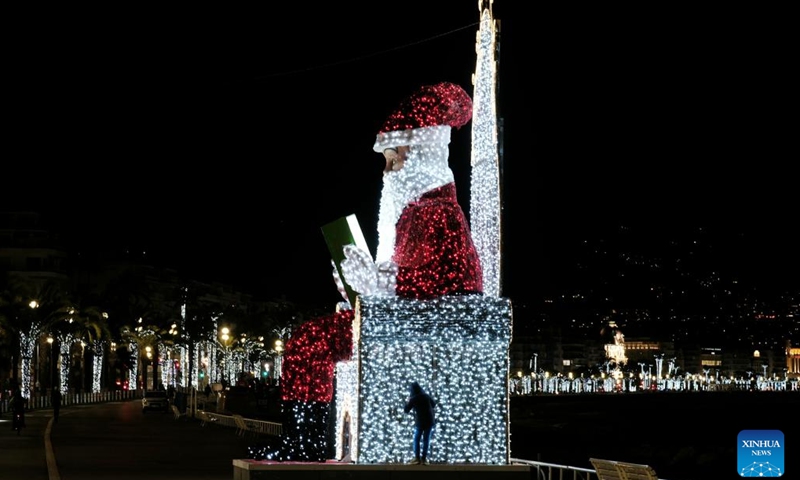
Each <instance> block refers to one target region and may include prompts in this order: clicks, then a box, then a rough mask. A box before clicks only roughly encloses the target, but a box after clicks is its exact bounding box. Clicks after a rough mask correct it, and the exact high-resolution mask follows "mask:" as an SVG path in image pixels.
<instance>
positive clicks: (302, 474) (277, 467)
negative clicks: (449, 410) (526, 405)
mask: <svg viewBox="0 0 800 480" xmlns="http://www.w3.org/2000/svg"><path fill="white" fill-rule="evenodd" d="M342 478H347V479H353V480H362V479H363V480H367V479H374V478H379V479H380V480H422V479H434V478H435V479H436V480H479V479H480V480H487V479H492V480H495V479H497V480H530V479H531V468H530V466H528V465H478V464H430V465H403V464H391V463H387V464H355V463H343V462H337V461H329V462H325V463H304V462H274V461H269V460H249V459H234V460H233V480H262V479H269V480H284V479H291V480H330V479H342Z"/></svg>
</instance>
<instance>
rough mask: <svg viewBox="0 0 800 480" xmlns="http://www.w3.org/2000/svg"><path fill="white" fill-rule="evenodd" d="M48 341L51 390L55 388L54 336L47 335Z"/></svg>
mask: <svg viewBox="0 0 800 480" xmlns="http://www.w3.org/2000/svg"><path fill="white" fill-rule="evenodd" d="M47 343H49V344H50V385H49V386H50V391H52V390H53V366H54V365H53V336H52V335H48V336H47Z"/></svg>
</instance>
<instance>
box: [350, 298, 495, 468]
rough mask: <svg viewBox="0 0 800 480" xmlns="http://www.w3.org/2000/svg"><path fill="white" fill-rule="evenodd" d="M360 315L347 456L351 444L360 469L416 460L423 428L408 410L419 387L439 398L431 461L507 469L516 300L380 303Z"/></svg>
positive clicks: (360, 308)
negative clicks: (417, 434) (412, 387)
mask: <svg viewBox="0 0 800 480" xmlns="http://www.w3.org/2000/svg"><path fill="white" fill-rule="evenodd" d="M356 311H357V314H356V320H355V322H354V338H353V344H354V356H353V359H352V360H350V361H348V362H343V363H340V364H339V365H338V366H337V374H338V377H337V394H336V401H337V420H336V425H337V435H336V452H337V455H339V456H340V457H341V456H343V454H344V451H345V446H344V445H343V441H344V439H346V438H349V441H350V445H349V449H350V455H351V459H352V460H353V461H355V462H357V463H403V462H408V461H409V460H411V458H413V452H412V449H411V439H412V437H413V431H414V421H413V416H412V415H410V414H405V413H404V412H403V406H404V405H405V402H406V400H407V398H408V394H409V392H408V385H409V384H410V383H411V382H412V381H417V382H419V383H420V384H421V385H422V386H423V388H424V389H425V390H426V391H427V392H429V393H430V394H431V395H432V396H433V397H434V398H436V400H437V401H438V405H437V408H436V410H437V413H436V415H437V425H436V427H435V428H434V433H433V439H432V441H431V450H430V455H429V457H430V459H431V461H433V462H442V463H481V464H506V463H507V462H508V455H509V417H508V393H507V388H506V377H507V372H508V362H509V358H508V345H509V342H510V338H511V305H510V302H509V301H508V300H506V299H501V298H489V297H486V296H483V295H468V296H445V297H441V298H437V299H433V300H425V301H422V300H410V299H401V298H387V297H377V296H371V297H358V302H357V310H356ZM346 417H349V432H348V431H347V430H346V428H345V427H346V423H347V422H345V418H346Z"/></svg>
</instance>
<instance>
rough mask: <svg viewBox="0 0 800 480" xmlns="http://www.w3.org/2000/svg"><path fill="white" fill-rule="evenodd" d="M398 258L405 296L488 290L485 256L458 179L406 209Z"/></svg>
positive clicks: (398, 290) (399, 282) (397, 241)
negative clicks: (478, 247)
mask: <svg viewBox="0 0 800 480" xmlns="http://www.w3.org/2000/svg"><path fill="white" fill-rule="evenodd" d="M394 261H395V262H396V263H397V265H398V273H397V288H396V293H397V295H398V296H400V297H404V298H417V299H428V298H433V297H437V296H441V295H449V294H465V293H482V292H483V274H482V271H481V264H480V260H479V258H478V254H477V252H476V250H475V247H474V245H473V243H472V236H471V235H470V233H469V230H468V227H467V220H466V218H465V217H464V212H463V211H462V210H461V207H460V206H459V205H458V201H457V200H456V186H455V184H454V183H448V184H447V185H444V186H442V187H439V188H436V189H434V190H431V191H430V192H428V193H426V194H424V195H422V197H420V199H419V200H418V201H416V202H412V203H411V204H409V206H408V207H406V209H405V210H404V211H403V214H402V215H401V216H400V219H399V220H398V222H397V237H396V239H395V253H394Z"/></svg>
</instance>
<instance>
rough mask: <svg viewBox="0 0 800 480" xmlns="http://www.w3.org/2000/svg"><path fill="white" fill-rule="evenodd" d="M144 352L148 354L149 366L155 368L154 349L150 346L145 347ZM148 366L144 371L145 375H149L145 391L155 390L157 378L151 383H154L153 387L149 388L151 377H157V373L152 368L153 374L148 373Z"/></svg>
mask: <svg viewBox="0 0 800 480" xmlns="http://www.w3.org/2000/svg"><path fill="white" fill-rule="evenodd" d="M144 350H145V352H147V363H148V365H147V366H150V367H152V366H153V349H152V348H151V347H150V345H148V346H146V347H144ZM147 366H146V367H145V369H144V371H145V375H147V379H146V380H145V385H144V389H145V390H154V389H153V387H152V385H153V384H155V378H153V379H152V381H151V382H152V383H151V387H150V388H147V383H148V381H149V380H150V377H151V376H152V377H155V372H153V371H152V368H151V372H148V371H147Z"/></svg>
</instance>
